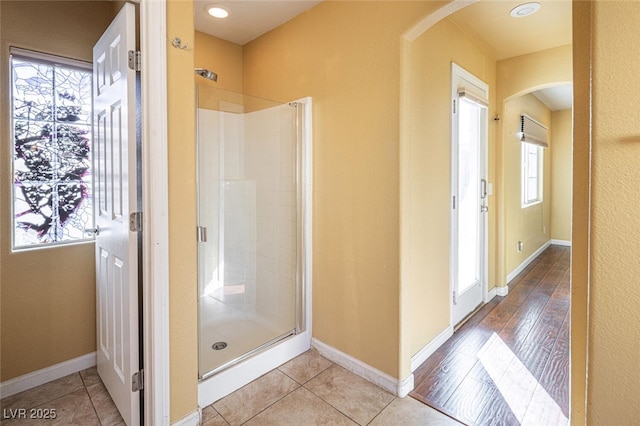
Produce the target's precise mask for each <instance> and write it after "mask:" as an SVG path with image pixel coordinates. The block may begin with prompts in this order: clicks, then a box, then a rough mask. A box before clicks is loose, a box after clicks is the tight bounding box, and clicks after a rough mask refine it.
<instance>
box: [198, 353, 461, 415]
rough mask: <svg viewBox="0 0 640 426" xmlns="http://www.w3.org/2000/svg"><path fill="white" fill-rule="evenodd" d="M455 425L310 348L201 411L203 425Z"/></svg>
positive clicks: (427, 408)
mask: <svg viewBox="0 0 640 426" xmlns="http://www.w3.org/2000/svg"><path fill="white" fill-rule="evenodd" d="M328 424H330V425H379V426H385V425H388V426H397V425H403V426H412V425H416V426H418V425H420V426H423V425H433V426H450V425H460V423H458V422H457V421H455V420H453V419H451V418H450V417H447V416H445V415H444V414H442V413H440V412H438V411H436V410H434V409H432V408H430V407H428V406H426V405H424V404H422V403H420V402H418V401H416V400H414V399H413V398H409V397H407V398H397V397H395V396H394V395H392V394H390V393H388V392H386V391H385V390H383V389H381V388H379V387H377V386H375V385H373V384H371V383H370V382H368V381H367V380H365V379H363V378H361V377H360V376H357V375H355V374H353V373H351V372H350V371H348V370H346V369H344V368H342V367H340V366H339V365H337V364H334V363H332V362H331V361H328V360H327V359H325V358H323V357H322V356H320V355H319V354H318V353H317V352H316V351H314V350H310V351H308V352H305V353H304V354H302V355H300V356H299V357H297V358H295V359H293V360H291V361H289V362H288V363H286V364H284V365H282V366H280V367H279V368H277V369H275V370H272V371H271V372H269V373H267V374H265V375H264V376H262V377H260V378H258V379H256V380H254V381H253V382H251V383H249V384H248V385H246V386H244V387H243V388H241V389H239V390H237V391H236V392H234V393H232V394H231V395H229V396H226V397H225V398H222V399H221V400H219V401H216V402H214V403H213V404H211V405H210V406H208V407H205V408H204V409H203V410H202V425H203V426H237V425H248V426H268V425H277V426H280V425H309V426H311V425H328Z"/></svg>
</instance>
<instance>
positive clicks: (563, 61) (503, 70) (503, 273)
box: [494, 46, 573, 286]
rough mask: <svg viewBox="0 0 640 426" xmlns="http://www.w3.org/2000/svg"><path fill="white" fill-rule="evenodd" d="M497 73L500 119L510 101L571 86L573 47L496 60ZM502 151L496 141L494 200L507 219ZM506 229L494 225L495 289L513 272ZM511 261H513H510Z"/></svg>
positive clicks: (500, 224)
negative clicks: (509, 261)
mask: <svg viewBox="0 0 640 426" xmlns="http://www.w3.org/2000/svg"><path fill="white" fill-rule="evenodd" d="M496 73H497V75H496V81H498V82H499V84H498V86H497V91H496V92H497V93H496V100H497V103H496V106H497V112H498V114H500V115H501V116H502V115H504V108H505V103H506V102H507V101H509V100H510V99H513V98H516V97H518V96H521V95H524V94H527V93H530V92H531V91H534V90H536V89H541V88H544V87H549V86H553V85H558V84H570V83H571V82H572V79H573V68H572V47H571V46H560V47H556V48H553V49H548V50H543V51H540V52H535V53H530V54H527V55H522V56H517V57H514V58H509V59H504V60H502V61H498V63H497V72H496ZM505 123H506V121H505V120H504V119H501V120H500V122H499V123H498V129H497V130H496V131H497V134H498V135H504V134H505V133H506V131H505V129H504V126H505V125H506V124H505ZM505 149H506V141H503V139H502V138H498V139H497V140H496V152H495V160H496V164H497V172H496V184H495V194H496V196H495V197H496V199H495V200H494V201H495V203H496V213H497V215H498V216H499V217H505V218H506V217H507V206H508V204H509V200H508V199H507V198H506V197H507V194H508V192H507V186H508V181H507V179H506V175H505V174H504V173H503V172H502V170H503V168H504V167H505V161H506V158H505ZM518 164H519V161H518ZM518 181H519V178H518ZM512 192H513V191H512ZM518 199H519V196H518ZM507 226H508V224H507V221H502V220H499V221H498V222H497V224H496V228H497V231H496V232H497V241H498V242H499V243H498V244H497V246H496V250H497V254H496V264H495V270H496V275H495V280H496V282H495V284H496V285H498V286H504V285H505V284H506V278H507V275H508V274H509V272H511V270H512V269H508V266H507V255H508V253H509V252H510V251H513V244H511V245H508V242H507V240H506V238H507ZM516 241H517V240H516ZM512 243H513V242H512ZM525 248H526V247H525ZM534 251H535V250H534ZM523 260H524V259H523ZM512 262H514V261H513V260H512ZM516 266H517V265H516Z"/></svg>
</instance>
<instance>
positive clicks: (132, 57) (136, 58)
mask: <svg viewBox="0 0 640 426" xmlns="http://www.w3.org/2000/svg"><path fill="white" fill-rule="evenodd" d="M141 57H142V54H141V53H140V51H139V50H130V51H129V69H130V70H133V71H140V68H141V63H140V62H141V61H142V59H141Z"/></svg>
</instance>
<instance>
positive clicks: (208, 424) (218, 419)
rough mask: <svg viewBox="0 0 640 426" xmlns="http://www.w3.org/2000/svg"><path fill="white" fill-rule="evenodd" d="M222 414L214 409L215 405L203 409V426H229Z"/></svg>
mask: <svg viewBox="0 0 640 426" xmlns="http://www.w3.org/2000/svg"><path fill="white" fill-rule="evenodd" d="M228 425H229V423H227V422H226V421H225V420H224V419H223V418H222V416H221V415H220V413H218V412H217V411H216V409H215V408H213V405H209V406H208V407H205V408H203V409H202V426H228Z"/></svg>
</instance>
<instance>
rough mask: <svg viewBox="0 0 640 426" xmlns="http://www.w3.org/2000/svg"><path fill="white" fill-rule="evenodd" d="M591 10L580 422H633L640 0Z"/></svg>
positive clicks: (637, 338)
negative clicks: (583, 412)
mask: <svg viewBox="0 0 640 426" xmlns="http://www.w3.org/2000/svg"><path fill="white" fill-rule="evenodd" d="M591 13H592V15H591V20H590V21H586V22H581V23H579V24H578V29H577V30H576V32H578V31H582V32H583V33H585V34H586V35H587V36H588V35H589V34H590V36H591V41H592V44H591V48H592V49H593V50H592V55H593V56H592V61H591V65H592V103H591V105H592V110H591V112H592V127H591V129H592V134H591V149H592V151H591V155H592V156H591V177H590V181H589V183H590V184H591V208H590V210H589V213H590V214H591V217H590V224H589V230H590V232H591V240H590V245H589V248H590V250H591V252H590V255H589V260H590V262H591V263H590V268H589V272H590V282H589V318H588V320H589V330H588V332H589V335H588V336H589V340H588V351H587V355H588V382H587V384H588V389H587V392H588V398H587V423H588V424H593V425H600V424H617V425H632V424H637V423H638V419H639V418H640V404H638V397H639V393H638V382H640V362H638V354H639V353H640V327H638V319H640V313H639V312H640V311H639V309H638V305H639V303H640V256H638V253H640V218H639V217H638V214H637V210H638V206H639V205H640V191H639V190H638V182H640V167H638V164H639V159H640V121H639V120H638V117H637V111H640V98H639V97H638V92H639V91H640V80H638V78H637V77H636V76H637V73H638V70H639V69H640V45H639V44H638V42H637V40H638V38H639V37H640V28H638V25H637V23H638V22H640V4H638V3H637V2H626V1H625V2H609V1H594V2H592V10H591ZM589 24H590V25H589ZM582 47H586V46H582ZM582 53H583V54H586V55H588V52H586V51H582ZM581 73H582V78H585V77H586V75H585V73H586V70H581ZM582 87H584V86H582ZM581 113H582V111H581ZM587 140H588V139H587ZM577 143H578V142H577ZM579 143H580V144H585V143H586V141H580V142H579ZM576 160H577V159H576ZM576 166H577V161H576ZM579 167H580V170H581V173H584V172H585V171H586V169H587V167H588V163H587V164H580V166H579ZM579 183H581V180H578V179H576V181H574V187H575V186H576V185H578V184H579ZM583 194H584V192H580V195H581V196H583ZM580 201H581V202H583V200H580ZM578 205H583V204H581V203H576V207H577V206H578ZM576 210H577V208H576ZM585 214H586V212H584V211H580V212H576V213H575V216H581V217H583V216H584V215H585ZM580 261H582V259H580ZM578 285H580V286H584V282H580V283H579V284H578Z"/></svg>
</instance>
